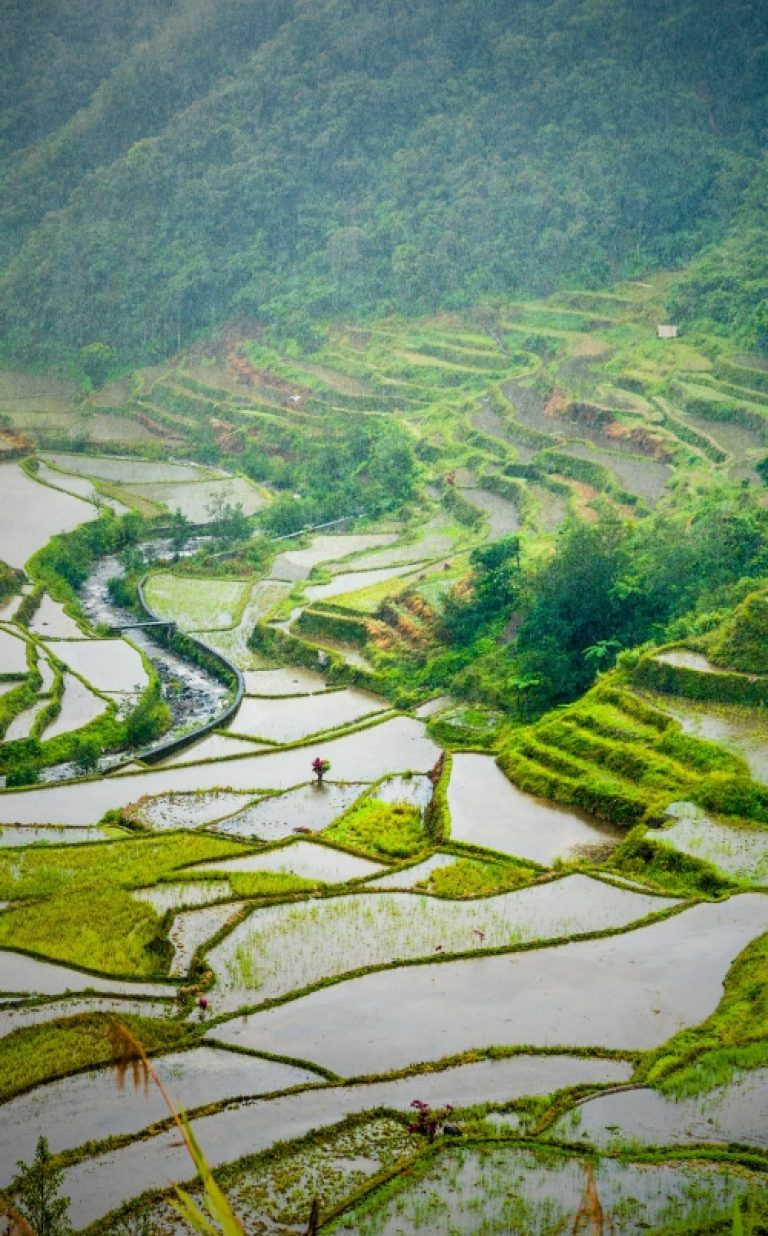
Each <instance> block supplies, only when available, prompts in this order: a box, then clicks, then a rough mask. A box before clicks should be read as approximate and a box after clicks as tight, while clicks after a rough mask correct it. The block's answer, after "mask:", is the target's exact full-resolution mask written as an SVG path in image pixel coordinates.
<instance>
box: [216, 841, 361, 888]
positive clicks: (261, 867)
mask: <svg viewBox="0 0 768 1236" xmlns="http://www.w3.org/2000/svg"><path fill="white" fill-rule="evenodd" d="M204 869H205V870H206V871H216V872H224V871H276V872H284V873H288V874H290V875H296V876H302V877H304V878H305V879H307V880H321V881H324V882H328V883H346V882H347V880H360V879H362V878H363V876H369V875H375V874H376V872H377V871H379V870H381V868H380V867H379V866H378V865H377V864H376V863H370V862H368V860H367V859H364V858H358V857H357V855H356V854H346V853H345V852H344V851H343V850H334V849H331V847H330V846H326V845H314V844H313V843H312V842H311V841H295V842H294V843H293V844H292V845H283V846H280V847H279V848H278V849H275V850H269V851H267V852H262V853H259V854H246V855H243V856H242V857H241V858H225V859H224V860H223V861H222V862H216V863H206V864H205V866H204ZM199 870H201V871H202V870H203V867H200V868H199ZM206 882H207V881H206Z"/></svg>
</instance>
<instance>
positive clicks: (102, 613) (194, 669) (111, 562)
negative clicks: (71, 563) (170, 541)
mask: <svg viewBox="0 0 768 1236" xmlns="http://www.w3.org/2000/svg"><path fill="white" fill-rule="evenodd" d="M141 548H142V549H144V550H145V551H148V552H149V551H151V552H153V553H154V552H155V551H157V550H158V548H159V547H158V546H157V545H150V546H142V547H141ZM120 572H121V567H120V563H119V561H118V559H117V558H115V557H110V558H103V559H102V560H101V561H100V562H99V563H98V565H97V567H96V568H95V570H94V571H93V572H92V573H91V575H90V576H89V578H88V579H87V580H86V582H85V584H84V585H83V587H82V589H81V591H80V602H81V604H82V606H83V609H84V611H85V613H86V615H87V616H88V618H89V620H90V621H91V622H92V623H93V624H94V625H98V624H99V623H105V624H106V625H107V626H120V625H121V624H122V623H126V622H132V621H135V614H130V613H128V612H127V611H125V610H121V609H120V608H119V607H118V606H116V605H113V603H112V601H111V600H110V598H109V593H108V591H107V584H108V582H109V580H110V579H111V578H112V577H113V576H115V575H119V574H120ZM130 638H131V643H132V644H134V645H135V646H136V648H139V649H140V650H141V651H142V652H144V653H145V654H146V656H147V657H148V658H149V660H150V661H152V663H153V665H154V667H155V669H156V670H157V672H158V674H159V675H160V678H161V680H162V683H163V693H164V696H165V700H166V703H167V704H168V706H169V707H170V709H171V717H172V723H171V729H170V730H169V732H168V734H167V735H166V737H167V738H171V737H174V736H175V735H176V734H178V733H182V732H186V731H188V730H189V729H190V727H193V726H196V725H203V724H204V723H205V722H206V721H210V720H212V719H213V718H214V717H215V716H216V714H217V713H219V712H221V710H222V708H223V706H224V703H225V701H226V700H227V698H228V695H229V692H228V689H227V688H226V686H225V685H224V684H223V683H222V682H221V681H220V680H219V679H218V678H216V677H214V675H213V674H209V673H208V672H207V671H205V670H202V669H200V668H199V667H198V666H196V665H192V664H191V663H189V662H187V661H185V660H184V659H183V658H182V657H180V656H178V655H177V654H176V653H174V652H171V651H169V650H168V649H166V648H163V647H162V646H161V645H160V644H157V643H155V641H154V640H153V639H152V638H151V636H150V635H148V634H146V633H145V632H144V631H142V630H137V629H134V630H132V631H131V632H130ZM124 647H126V648H128V647H129V645H128V644H124ZM131 652H133V655H134V656H135V655H137V654H136V653H135V650H131ZM143 673H144V670H143V666H142V674H143ZM84 676H85V677H86V678H88V679H89V681H90V680H91V679H90V675H89V673H88V671H87V667H86V672H85V674H84ZM94 685H98V684H97V683H94Z"/></svg>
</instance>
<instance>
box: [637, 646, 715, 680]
mask: <svg viewBox="0 0 768 1236" xmlns="http://www.w3.org/2000/svg"><path fill="white" fill-rule="evenodd" d="M655 660H657V661H663V662H664V664H665V665H675V666H677V667H679V668H680V669H691V670H698V671H699V673H701V674H727V673H728V671H727V670H724V669H722V668H721V667H719V666H717V665H713V664H712V663H711V661H708V660H707V658H706V657H705V656H704V654H703V653H701V652H694V651H693V650H692V649H691V648H670V649H669V651H668V652H659V653H657V654H656V658H655Z"/></svg>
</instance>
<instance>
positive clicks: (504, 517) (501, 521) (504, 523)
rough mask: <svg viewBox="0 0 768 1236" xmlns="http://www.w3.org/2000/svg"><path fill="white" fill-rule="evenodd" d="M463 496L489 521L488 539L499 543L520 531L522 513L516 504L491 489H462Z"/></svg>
mask: <svg viewBox="0 0 768 1236" xmlns="http://www.w3.org/2000/svg"><path fill="white" fill-rule="evenodd" d="M461 496H462V497H463V498H466V500H467V502H469V504H470V505H471V506H474V507H477V509H478V510H479V511H482V512H483V514H484V515H485V516H486V517H487V519H488V539H489V541H498V540H499V538H500V537H503V536H511V535H512V534H513V533H515V532H519V531H520V513H519V511H518V509H517V507H516V506H515V504H514V502H510V501H509V499H508V498H502V497H501V495H500V494H495V493H493V491H492V490H490V489H462V490H461Z"/></svg>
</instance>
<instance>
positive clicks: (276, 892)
mask: <svg viewBox="0 0 768 1236" xmlns="http://www.w3.org/2000/svg"><path fill="white" fill-rule="evenodd" d="M229 883H230V886H231V888H232V892H233V893H235V894H236V895H237V896H238V897H279V896H282V894H283V893H312V892H315V891H316V890H317V889H319V888H322V881H320V880H307V879H305V878H304V877H303V876H296V875H291V873H290V872H286V871H231V872H230V873H229Z"/></svg>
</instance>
